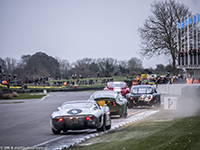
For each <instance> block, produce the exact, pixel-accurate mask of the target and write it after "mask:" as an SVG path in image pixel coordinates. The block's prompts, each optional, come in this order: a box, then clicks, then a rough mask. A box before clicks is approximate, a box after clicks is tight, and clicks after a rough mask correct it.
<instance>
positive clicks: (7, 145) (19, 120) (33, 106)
mask: <svg viewBox="0 0 200 150" xmlns="http://www.w3.org/2000/svg"><path fill="white" fill-rule="evenodd" d="M91 94H92V93H91V92H56V93H50V94H49V96H47V97H46V98H44V99H37V100H25V102H24V103H15V104H0V150H1V149H23V148H27V149H31V148H32V146H37V149H46V148H47V149H48V147H49V146H51V147H52V145H53V146H55V144H56V142H58V141H59V142H64V141H68V142H69V143H70V142H73V141H70V140H74V137H75V139H80V138H83V137H86V136H88V135H90V134H95V133H96V131H95V130H82V131H75V132H74V131H70V132H68V133H67V134H66V133H63V134H61V135H53V134H52V132H51V128H50V123H49V122H50V114H51V113H52V112H53V111H55V110H57V107H59V106H60V105H61V104H62V103H63V102H65V101H69V100H85V99H88V98H89V96H90V95H91ZM19 101H21V100H19ZM144 111H146V109H129V110H128V115H129V116H133V115H135V114H139V113H141V112H144ZM120 122H123V119H120V118H118V117H114V118H112V126H113V125H117V124H120ZM92 136H93V135H92ZM72 137H73V138H72ZM52 143H53V144H52ZM58 144H59V143H58ZM49 148H50V147H49Z"/></svg>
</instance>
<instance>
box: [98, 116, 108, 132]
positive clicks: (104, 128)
mask: <svg viewBox="0 0 200 150" xmlns="http://www.w3.org/2000/svg"><path fill="white" fill-rule="evenodd" d="M105 130H106V122H105V118H104V119H103V125H102V126H101V128H97V131H103V132H104V131H105Z"/></svg>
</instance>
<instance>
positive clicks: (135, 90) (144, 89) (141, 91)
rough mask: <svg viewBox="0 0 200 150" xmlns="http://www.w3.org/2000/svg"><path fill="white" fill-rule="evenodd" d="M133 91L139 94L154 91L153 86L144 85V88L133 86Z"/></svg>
mask: <svg viewBox="0 0 200 150" xmlns="http://www.w3.org/2000/svg"><path fill="white" fill-rule="evenodd" d="M132 92H133V93H134V94H137V93H139V94H143V93H144V94H145V93H146V94H148V93H151V92H152V88H151V87H145V88H144V87H142V88H133V89H132Z"/></svg>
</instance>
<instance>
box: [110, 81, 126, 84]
mask: <svg viewBox="0 0 200 150" xmlns="http://www.w3.org/2000/svg"><path fill="white" fill-rule="evenodd" d="M120 83H123V84H126V82H122V81H114V82H108V84H120Z"/></svg>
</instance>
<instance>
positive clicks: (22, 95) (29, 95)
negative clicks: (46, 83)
mask: <svg viewBox="0 0 200 150" xmlns="http://www.w3.org/2000/svg"><path fill="white" fill-rule="evenodd" d="M44 96H46V94H44V93H19V96H18V97H13V98H12V99H1V100H19V99H41V98H42V97H44Z"/></svg>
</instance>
